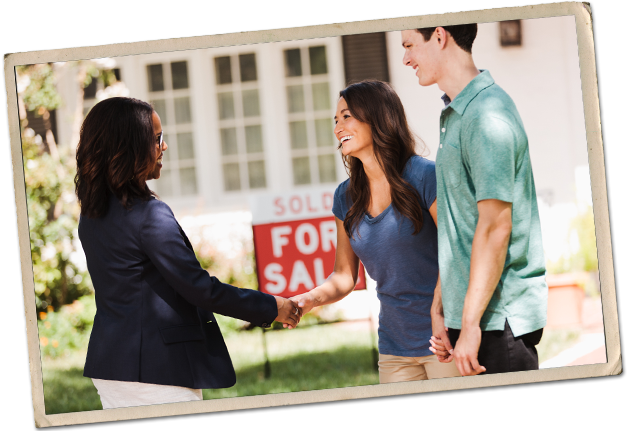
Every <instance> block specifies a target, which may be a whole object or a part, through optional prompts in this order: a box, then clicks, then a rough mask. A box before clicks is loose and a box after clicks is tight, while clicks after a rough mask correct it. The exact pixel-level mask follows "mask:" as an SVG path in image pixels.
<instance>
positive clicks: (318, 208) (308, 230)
mask: <svg viewBox="0 0 628 431" xmlns="http://www.w3.org/2000/svg"><path fill="white" fill-rule="evenodd" d="M333 198H334V189H307V190H295V191H291V192H289V193H276V194H263V195H255V196H252V197H251V201H250V202H251V212H252V217H253V218H252V224H253V242H254V245H255V260H256V262H257V278H258V282H259V289H260V290H261V291H262V292H266V293H270V294H272V295H278V296H283V297H291V296H294V295H298V294H300V293H304V292H307V291H309V290H311V289H313V288H314V287H316V286H318V285H320V284H321V283H323V282H324V281H325V279H326V278H327V277H328V276H329V275H330V274H331V273H332V272H333V270H334V260H335V256H336V222H335V217H334V215H333V214H332V212H331V207H332V204H333ZM355 288H356V290H359V289H365V288H366V283H365V275H364V267H363V266H362V263H360V269H359V272H358V282H357V285H356V287H355Z"/></svg>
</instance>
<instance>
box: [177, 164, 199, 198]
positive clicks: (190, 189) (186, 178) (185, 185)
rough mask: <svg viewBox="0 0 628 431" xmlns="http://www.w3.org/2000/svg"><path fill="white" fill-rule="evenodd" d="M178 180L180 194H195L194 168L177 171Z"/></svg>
mask: <svg viewBox="0 0 628 431" xmlns="http://www.w3.org/2000/svg"><path fill="white" fill-rule="evenodd" d="M179 178H181V194H182V195H195V194H196V168H183V169H180V170H179Z"/></svg>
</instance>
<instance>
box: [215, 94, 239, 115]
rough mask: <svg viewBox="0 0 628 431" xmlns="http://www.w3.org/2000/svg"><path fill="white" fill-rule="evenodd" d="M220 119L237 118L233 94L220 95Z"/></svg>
mask: <svg viewBox="0 0 628 431" xmlns="http://www.w3.org/2000/svg"><path fill="white" fill-rule="evenodd" d="M218 117H219V118H220V119H221V120H225V119H227V118H233V117H235V108H234V107H233V93H218Z"/></svg>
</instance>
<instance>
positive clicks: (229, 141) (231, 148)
mask: <svg viewBox="0 0 628 431" xmlns="http://www.w3.org/2000/svg"><path fill="white" fill-rule="evenodd" d="M220 142H221V144H222V155H223V156H228V155H230V154H238V141H237V140H236V129H235V128H233V127H231V128H229V129H220Z"/></svg>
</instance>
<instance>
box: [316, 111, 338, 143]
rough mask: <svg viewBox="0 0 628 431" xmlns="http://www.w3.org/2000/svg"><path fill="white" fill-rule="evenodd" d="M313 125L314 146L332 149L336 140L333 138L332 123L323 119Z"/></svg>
mask: <svg viewBox="0 0 628 431" xmlns="http://www.w3.org/2000/svg"><path fill="white" fill-rule="evenodd" d="M314 124H315V127H316V145H318V146H319V147H328V146H331V147H333V146H334V145H335V143H336V142H335V141H336V140H335V136H334V129H333V127H332V125H333V123H332V121H331V120H328V119H326V118H323V119H320V120H316V121H315V123H314Z"/></svg>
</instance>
